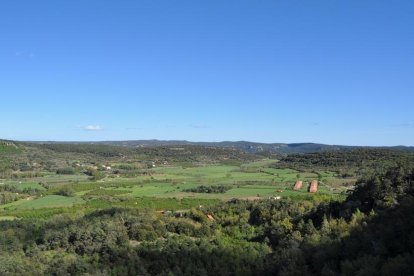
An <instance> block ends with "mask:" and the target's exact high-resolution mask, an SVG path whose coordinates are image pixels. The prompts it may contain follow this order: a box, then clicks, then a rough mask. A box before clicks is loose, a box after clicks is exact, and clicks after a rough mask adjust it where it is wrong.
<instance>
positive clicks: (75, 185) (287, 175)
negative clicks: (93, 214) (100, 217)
mask: <svg viewBox="0 0 414 276" xmlns="http://www.w3.org/2000/svg"><path fill="white" fill-rule="evenodd" d="M275 162H277V161H276V160H262V161H257V162H252V163H247V164H242V165H241V166H235V165H208V166H199V167H190V168H183V167H172V166H169V167H167V166H166V167H157V168H152V169H150V170H148V171H147V172H146V173H145V174H142V175H139V176H135V177H131V178H127V177H106V178H104V179H101V180H99V181H90V180H87V178H86V177H85V176H84V175H72V176H59V175H47V176H44V177H38V178H35V179H30V181H24V180H19V181H10V180H9V181H5V180H4V181H0V183H3V184H2V185H5V184H8V185H13V186H15V187H16V188H17V190H19V191H27V189H32V190H36V192H37V195H36V196H27V197H26V198H23V199H20V200H18V201H15V202H12V203H9V204H5V205H0V219H11V218H15V217H27V216H29V217H30V216H36V215H37V216H42V215H46V216H47V214H49V213H50V214H55V213H56V212H57V213H59V212H67V211H68V210H71V211H70V212H77V211H82V212H88V211H91V210H95V209H99V208H107V207H111V206H112V207H145V208H151V209H157V210H162V209H171V210H180V209H185V208H191V207H196V206H200V205H209V204H214V203H216V202H217V201H226V200H230V199H234V198H235V199H250V200H253V199H260V198H269V197H274V198H279V197H280V198H292V199H311V200H312V199H314V200H318V199H321V198H322V199H327V198H332V197H335V198H338V197H341V196H342V194H343V192H344V191H346V189H347V188H346V187H345V185H342V184H343V183H342V182H344V181H343V179H341V178H339V177H337V176H336V175H335V173H333V172H318V173H316V172H315V173H309V172H307V173H302V172H298V171H296V170H292V169H275V168H272V167H270V166H271V165H272V164H274V163H275ZM298 179H300V180H302V181H303V182H304V186H303V188H302V189H301V190H299V191H293V189H292V188H293V185H294V183H295V181H296V180H298ZM312 180H319V183H320V184H319V190H318V193H316V194H310V193H308V190H307V188H308V183H309V182H310V181H312ZM347 181H349V180H347ZM351 181H352V180H351ZM200 186H201V187H213V190H214V187H215V186H223V187H225V188H226V189H225V191H224V192H219V193H213V192H188V190H190V189H191V190H194V189H197V188H198V187H200ZM62 191H63V192H62ZM341 193H342V194H341ZM47 209H48V210H47ZM51 210H54V211H51Z"/></svg>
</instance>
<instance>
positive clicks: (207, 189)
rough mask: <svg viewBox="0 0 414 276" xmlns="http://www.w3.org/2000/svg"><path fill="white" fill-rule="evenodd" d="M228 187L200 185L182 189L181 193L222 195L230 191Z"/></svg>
mask: <svg viewBox="0 0 414 276" xmlns="http://www.w3.org/2000/svg"><path fill="white" fill-rule="evenodd" d="M231 188H232V187H231V186H230V185H211V186H205V185H200V186H197V187H194V188H189V189H184V190H183V192H188V193H205V194H224V193H225V192H227V191H228V190H231Z"/></svg>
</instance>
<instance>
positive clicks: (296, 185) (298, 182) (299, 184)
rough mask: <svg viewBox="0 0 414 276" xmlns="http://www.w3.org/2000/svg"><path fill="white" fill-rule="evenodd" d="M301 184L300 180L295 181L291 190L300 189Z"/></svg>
mask: <svg viewBox="0 0 414 276" xmlns="http://www.w3.org/2000/svg"><path fill="white" fill-rule="evenodd" d="M302 185H303V182H302V181H301V180H298V181H296V183H295V187H293V190H295V191H298V190H300V189H302Z"/></svg>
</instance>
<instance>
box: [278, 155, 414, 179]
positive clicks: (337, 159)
mask: <svg viewBox="0 0 414 276" xmlns="http://www.w3.org/2000/svg"><path fill="white" fill-rule="evenodd" d="M413 162H414V153H412V152H406V151H399V150H390V149H380V148H371V149H370V148H358V149H344V150H336V151H322V152H317V153H306V154H291V155H288V156H286V157H284V158H282V159H281V160H280V162H278V163H277V164H276V165H275V166H276V167H278V168H292V169H297V170H301V171H319V170H321V171H322V170H329V171H335V172H337V173H338V174H339V175H341V176H342V177H344V178H346V177H349V176H354V175H355V174H360V173H361V170H364V171H366V170H375V171H378V170H384V169H386V168H388V167H390V166H395V165H397V164H399V163H413Z"/></svg>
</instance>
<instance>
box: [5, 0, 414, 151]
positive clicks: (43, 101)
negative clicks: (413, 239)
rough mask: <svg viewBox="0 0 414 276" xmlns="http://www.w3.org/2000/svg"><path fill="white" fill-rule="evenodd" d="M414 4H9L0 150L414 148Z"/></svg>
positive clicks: (149, 0) (78, 0) (50, 0)
mask: <svg viewBox="0 0 414 276" xmlns="http://www.w3.org/2000/svg"><path fill="white" fill-rule="evenodd" d="M413 14H414V2H413V1H412V0H407V1H402V0H395V1H388V0H364V1H361V0H347V1H332V0H313V1H308V0H302V1H299V0H284V1H279V0H272V1H266V0H263V1H243V0H237V1H232V0H226V1H222V0H218V1H215V0H209V1H178V0H177V1H173V0H165V1H161V0H160V1H154V0H146V1H132V0H131V1H127V0H126V1H106V0H73V1H63V0H61V1H56V0H42V1H32V0H26V1H20V0H2V1H1V2H0V138H5V139H18V140H126V139H187V140H192V141H221V140H250V141H259V142H319V143H327V144H347V145H401V144H402V145H412V146H413V145H414V108H413V102H414V17H413V16H412V15H413Z"/></svg>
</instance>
